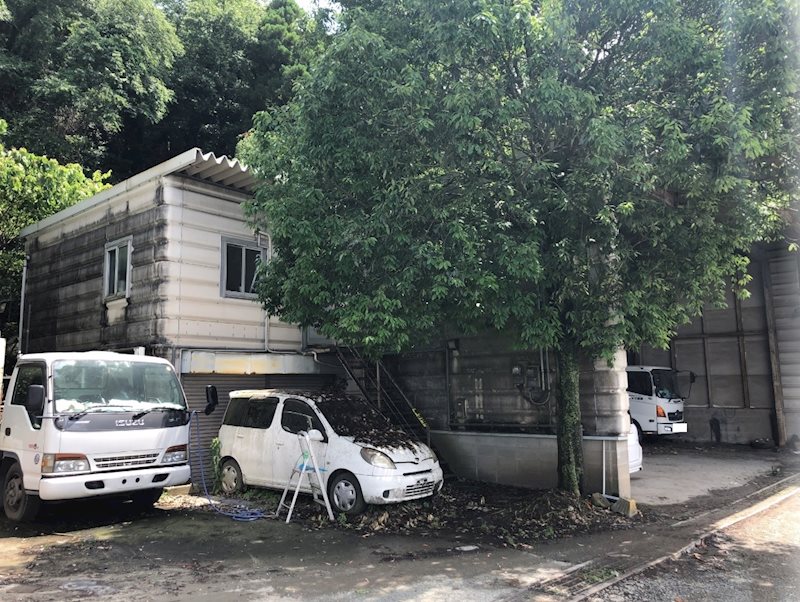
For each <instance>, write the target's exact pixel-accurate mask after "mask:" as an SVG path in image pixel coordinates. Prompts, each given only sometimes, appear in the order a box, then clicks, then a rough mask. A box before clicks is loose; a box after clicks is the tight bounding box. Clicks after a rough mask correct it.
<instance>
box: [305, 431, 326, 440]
mask: <svg viewBox="0 0 800 602" xmlns="http://www.w3.org/2000/svg"><path fill="white" fill-rule="evenodd" d="M308 438H309V439H310V440H311V441H325V436H324V435H323V434H322V433H321V432H320V431H319V429H311V430H310V431H308Z"/></svg>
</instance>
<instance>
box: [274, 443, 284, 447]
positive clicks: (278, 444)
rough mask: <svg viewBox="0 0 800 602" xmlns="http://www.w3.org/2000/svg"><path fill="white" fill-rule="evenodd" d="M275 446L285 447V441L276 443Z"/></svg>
mask: <svg viewBox="0 0 800 602" xmlns="http://www.w3.org/2000/svg"><path fill="white" fill-rule="evenodd" d="M275 447H283V443H277V442H276V443H275Z"/></svg>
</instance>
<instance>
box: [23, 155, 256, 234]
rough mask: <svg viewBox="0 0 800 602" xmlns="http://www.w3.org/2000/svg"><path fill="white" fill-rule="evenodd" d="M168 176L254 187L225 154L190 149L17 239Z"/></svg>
mask: <svg viewBox="0 0 800 602" xmlns="http://www.w3.org/2000/svg"><path fill="white" fill-rule="evenodd" d="M170 175H177V176H183V177H187V178H191V179H193V180H199V181H203V182H208V183H210V184H215V185H217V186H223V187H225V188H227V189H228V190H232V191H234V192H240V193H242V194H247V195H249V194H252V193H253V191H254V190H255V187H256V184H257V181H256V178H255V176H254V175H253V173H252V172H251V171H250V169H248V167H247V166H246V165H244V164H243V163H240V162H239V160H238V159H234V158H229V157H226V156H225V155H222V156H220V157H217V156H216V155H215V154H214V153H204V152H203V151H202V150H200V149H199V148H193V149H190V150H188V151H186V152H183V153H181V154H180V155H178V156H176V157H173V158H172V159H169V160H167V161H164V162H163V163H159V164H158V165H156V166H155V167H151V168H150V169H147V170H145V171H143V172H141V173H138V174H136V175H135V176H131V177H130V178H128V179H127V180H123V181H122V182H120V183H119V184H116V185H115V186H112V187H111V188H108V189H106V190H103V191H102V192H99V193H97V194H96V195H94V196H92V197H89V198H88V199H84V200H83V201H81V202H80V203H76V204H75V205H73V206H71V207H67V208H66V209H64V210H63V211H59V212H58V213H55V214H53V215H51V216H50V217H47V218H45V219H43V220H42V221H40V222H36V223H35V224H31V225H30V226H27V227H26V228H23V230H22V232H20V237H22V238H24V237H26V236H28V235H30V234H33V233H34V232H37V231H39V230H42V229H43V228H46V227H48V226H51V225H53V224H56V223H58V222H60V221H62V220H64V219H67V218H69V217H72V216H75V215H78V214H80V213H83V212H84V211H87V210H89V209H91V208H93V207H96V206H97V205H99V204H101V203H104V202H106V201H108V200H109V199H112V198H114V197H116V196H118V195H120V194H122V193H124V192H127V191H129V190H133V189H134V188H138V187H139V186H142V185H144V184H147V183H148V182H152V181H153V180H157V179H159V178H163V177H165V176H170Z"/></svg>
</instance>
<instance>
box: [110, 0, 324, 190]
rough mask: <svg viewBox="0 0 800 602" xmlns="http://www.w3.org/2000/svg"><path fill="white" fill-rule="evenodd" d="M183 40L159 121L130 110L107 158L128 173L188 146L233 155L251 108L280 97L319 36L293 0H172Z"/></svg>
mask: <svg viewBox="0 0 800 602" xmlns="http://www.w3.org/2000/svg"><path fill="white" fill-rule="evenodd" d="M164 8H165V12H166V14H167V16H168V18H169V19H170V20H171V22H172V23H173V24H174V26H175V29H176V31H177V32H178V35H179V37H180V39H181V42H182V44H183V46H184V48H185V54H184V55H183V56H182V57H181V58H180V59H178V60H177V61H176V63H175V67H174V69H173V70H172V72H171V73H170V74H169V77H168V78H167V81H168V84H169V87H170V88H171V89H172V90H174V92H175V102H174V103H172V105H171V106H170V108H169V111H168V114H167V116H166V117H165V118H164V119H163V121H161V122H160V123H157V124H153V123H148V122H147V120H146V119H144V118H143V117H138V118H137V117H132V118H131V119H130V120H129V123H128V125H127V126H126V128H125V129H126V131H127V132H138V133H139V135H137V136H131V135H124V136H122V137H120V138H119V139H117V140H116V141H115V143H114V144H113V147H112V153H111V154H112V155H113V157H112V160H111V163H110V164H109V166H110V167H111V168H112V169H113V171H114V174H115V175H120V176H123V177H124V176H127V175H129V174H132V173H136V172H138V171H141V170H142V169H145V168H147V167H150V166H152V165H153V164H155V163H158V162H159V161H163V160H166V159H168V158H169V157H171V156H173V155H175V154H177V153H179V152H182V151H185V150H187V149H189V148H192V147H194V146H199V147H201V148H203V149H204V150H208V151H213V152H215V153H217V154H227V155H232V154H233V152H234V150H235V148H236V143H237V142H238V140H239V138H240V137H241V136H242V135H243V134H244V133H245V132H247V131H248V130H249V129H250V127H251V125H252V120H253V114H254V113H256V112H257V111H260V110H262V109H265V108H266V107H269V106H276V105H281V104H283V103H285V102H286V101H287V100H288V99H289V98H290V97H291V91H292V84H293V82H294V80H295V79H297V77H299V76H301V75H302V74H303V73H305V71H306V65H307V63H308V62H309V60H310V57H311V56H312V55H313V54H314V52H315V48H316V47H317V46H318V44H319V40H318V39H317V38H316V37H315V36H314V35H313V33H314V21H313V20H312V19H311V18H310V17H309V16H308V15H307V14H306V13H305V12H304V11H303V10H302V9H300V8H299V7H298V6H297V4H296V3H295V2H294V0H273V2H271V3H270V4H269V5H265V4H264V3H263V2H259V1H258V0H224V1H222V0H172V1H170V2H166V3H165V7H164Z"/></svg>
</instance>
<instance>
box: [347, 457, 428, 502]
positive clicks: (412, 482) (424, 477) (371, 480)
mask: <svg viewBox="0 0 800 602" xmlns="http://www.w3.org/2000/svg"><path fill="white" fill-rule="evenodd" d="M358 482H359V484H360V485H361V493H362V494H363V496H364V501H366V502H367V503H368V504H393V503H395V502H405V501H408V500H417V499H420V498H425V497H428V496H431V495H433V494H435V493H438V492H439V490H440V489H441V488H442V484H443V476H442V469H441V467H440V466H439V465H438V464H437V465H436V466H434V467H433V468H432V469H431V470H429V471H424V472H421V473H419V474H415V475H408V476H403V475H400V476H397V475H387V476H373V475H370V476H367V475H358Z"/></svg>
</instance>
